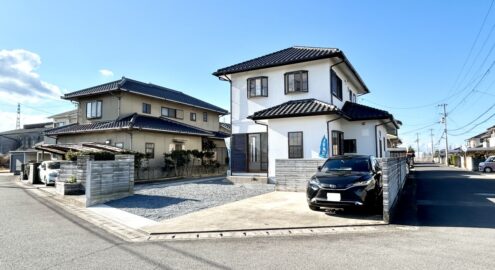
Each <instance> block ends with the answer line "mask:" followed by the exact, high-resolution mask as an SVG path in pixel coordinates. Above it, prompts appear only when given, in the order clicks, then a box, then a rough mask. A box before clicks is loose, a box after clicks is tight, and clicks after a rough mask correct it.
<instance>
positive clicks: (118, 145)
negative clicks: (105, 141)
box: [115, 142, 124, 148]
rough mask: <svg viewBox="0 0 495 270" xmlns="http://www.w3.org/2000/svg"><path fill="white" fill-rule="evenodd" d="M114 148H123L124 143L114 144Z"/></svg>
mask: <svg viewBox="0 0 495 270" xmlns="http://www.w3.org/2000/svg"><path fill="white" fill-rule="evenodd" d="M115 147H118V148H124V143H123V142H116V143H115Z"/></svg>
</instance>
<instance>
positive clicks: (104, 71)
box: [100, 69, 113, 77]
mask: <svg viewBox="0 0 495 270" xmlns="http://www.w3.org/2000/svg"><path fill="white" fill-rule="evenodd" d="M100 74H101V76H103V77H112V76H113V72H112V71H111V70H109V69H100Z"/></svg>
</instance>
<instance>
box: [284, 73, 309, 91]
mask: <svg viewBox="0 0 495 270" xmlns="http://www.w3.org/2000/svg"><path fill="white" fill-rule="evenodd" d="M298 92H308V72H307V71H304V70H301V71H295V72H289V73H285V94H288V93H298Z"/></svg>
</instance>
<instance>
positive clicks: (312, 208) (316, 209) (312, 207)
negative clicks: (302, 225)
mask: <svg viewBox="0 0 495 270" xmlns="http://www.w3.org/2000/svg"><path fill="white" fill-rule="evenodd" d="M309 209H311V210H313V211H321V208H320V207H318V206H313V205H310V206H309Z"/></svg>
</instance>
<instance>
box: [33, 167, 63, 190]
mask: <svg viewBox="0 0 495 270" xmlns="http://www.w3.org/2000/svg"><path fill="white" fill-rule="evenodd" d="M38 169H39V171H40V180H41V182H43V183H44V184H45V185H46V186H47V185H50V184H55V182H56V181H57V179H58V174H59V172H60V162H59V161H43V162H42V163H41V165H40V166H38Z"/></svg>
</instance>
